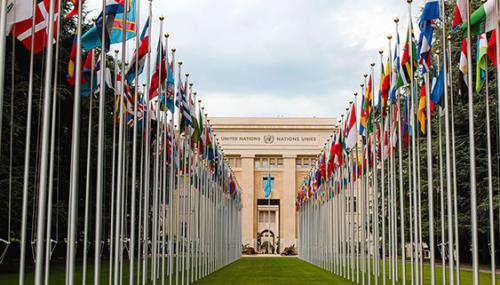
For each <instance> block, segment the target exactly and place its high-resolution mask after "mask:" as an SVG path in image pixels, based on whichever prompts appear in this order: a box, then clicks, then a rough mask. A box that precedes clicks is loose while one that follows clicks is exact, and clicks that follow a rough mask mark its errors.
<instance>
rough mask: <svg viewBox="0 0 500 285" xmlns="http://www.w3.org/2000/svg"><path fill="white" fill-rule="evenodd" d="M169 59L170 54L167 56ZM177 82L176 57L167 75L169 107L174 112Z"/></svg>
mask: <svg viewBox="0 0 500 285" xmlns="http://www.w3.org/2000/svg"><path fill="white" fill-rule="evenodd" d="M167 59H168V56H167ZM174 86H175V82H174V59H173V58H172V61H171V62H170V64H169V65H168V76H167V108H168V110H170V112H172V113H174V111H175V110H174V109H175V90H174V89H175V87H174ZM200 123H201V122H200Z"/></svg>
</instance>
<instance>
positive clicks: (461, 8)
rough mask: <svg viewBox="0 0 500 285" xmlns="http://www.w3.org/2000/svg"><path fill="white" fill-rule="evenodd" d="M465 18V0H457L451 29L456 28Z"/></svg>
mask: <svg viewBox="0 0 500 285" xmlns="http://www.w3.org/2000/svg"><path fill="white" fill-rule="evenodd" d="M464 20H467V0H457V5H456V7H455V16H454V17H453V24H452V27H453V29H457V28H459V27H460V25H462V23H463V22H464Z"/></svg>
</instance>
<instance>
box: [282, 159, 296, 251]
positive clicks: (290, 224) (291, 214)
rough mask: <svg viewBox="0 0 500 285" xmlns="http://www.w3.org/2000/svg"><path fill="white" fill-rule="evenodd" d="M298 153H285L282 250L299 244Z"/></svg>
mask: <svg viewBox="0 0 500 285" xmlns="http://www.w3.org/2000/svg"><path fill="white" fill-rule="evenodd" d="M296 157H297V156H296V155H283V192H282V193H283V195H281V201H280V210H281V211H280V212H281V213H280V217H281V221H282V222H281V224H282V226H283V227H282V228H281V234H282V236H280V251H282V250H283V249H285V247H288V246H290V245H292V244H295V245H297V237H296V236H295V226H296V223H295V218H296V215H295V191H296V188H297V187H296V183H295V179H296V177H295V172H296V169H295V159H296Z"/></svg>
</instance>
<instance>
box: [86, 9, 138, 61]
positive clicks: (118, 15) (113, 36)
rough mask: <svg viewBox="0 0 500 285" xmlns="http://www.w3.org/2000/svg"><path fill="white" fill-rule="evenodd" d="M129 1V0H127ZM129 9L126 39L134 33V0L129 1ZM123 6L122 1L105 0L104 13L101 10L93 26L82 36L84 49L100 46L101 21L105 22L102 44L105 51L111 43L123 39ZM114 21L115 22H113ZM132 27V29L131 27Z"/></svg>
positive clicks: (119, 41)
mask: <svg viewBox="0 0 500 285" xmlns="http://www.w3.org/2000/svg"><path fill="white" fill-rule="evenodd" d="M129 1H130V0H129ZM130 3H131V5H130V6H129V11H128V12H127V19H128V21H127V39H129V38H131V37H132V36H133V35H135V0H133V1H132V2H130ZM124 10H125V7H124V3H123V1H117V0H106V10H105V11H104V15H103V13H102V12H101V14H100V15H99V17H97V21H96V24H95V26H94V27H92V28H90V29H89V30H88V31H87V32H86V33H85V34H84V35H83V36H82V47H83V49H84V50H91V49H93V48H97V47H101V45H102V44H101V38H102V29H103V26H104V25H103V23H104V22H105V23H106V30H105V37H104V46H105V49H106V51H108V50H109V46H110V45H111V44H116V43H121V42H122V40H123V37H122V36H121V35H122V29H121V27H123V13H124ZM115 22H116V23H115ZM132 28H133V31H131V29H132Z"/></svg>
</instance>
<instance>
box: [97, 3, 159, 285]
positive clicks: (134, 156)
mask: <svg viewBox="0 0 500 285" xmlns="http://www.w3.org/2000/svg"><path fill="white" fill-rule="evenodd" d="M150 3H151V2H150ZM140 7H141V5H140V3H139V4H136V6H135V12H136V23H140V19H141V17H140V13H141V9H140ZM125 26H126V25H125ZM139 41H140V35H139V25H138V24H136V25H135V50H136V52H135V72H134V74H135V78H134V81H135V88H134V126H133V130H132V181H131V189H130V190H131V195H132V196H131V206H130V250H129V264H130V265H129V285H132V284H134V257H135V212H136V201H135V200H136V197H135V195H136V188H137V186H136V175H137V165H136V164H137V123H138V121H137V107H138V104H137V101H138V99H139V98H138V96H137V94H138V88H139ZM148 41H149V38H148ZM148 79H149V78H148ZM122 80H125V74H123V79H122ZM101 84H104V82H102V83H101ZM143 119H144V116H143ZM139 187H141V186H140V185H139ZM139 199H140V197H139Z"/></svg>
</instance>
